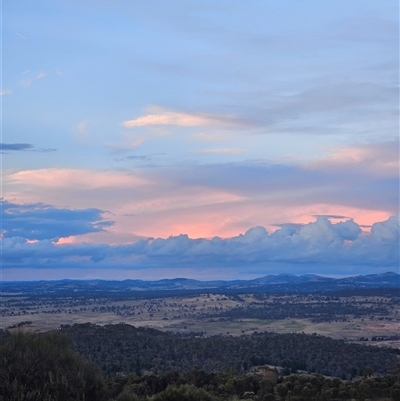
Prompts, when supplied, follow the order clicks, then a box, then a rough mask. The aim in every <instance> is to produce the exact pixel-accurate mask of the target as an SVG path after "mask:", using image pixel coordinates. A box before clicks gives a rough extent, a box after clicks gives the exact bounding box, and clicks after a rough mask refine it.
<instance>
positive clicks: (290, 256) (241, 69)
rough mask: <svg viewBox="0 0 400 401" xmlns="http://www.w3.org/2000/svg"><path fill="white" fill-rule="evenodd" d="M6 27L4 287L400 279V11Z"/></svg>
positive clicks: (134, 14)
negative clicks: (109, 281) (78, 281)
mask: <svg viewBox="0 0 400 401" xmlns="http://www.w3.org/2000/svg"><path fill="white" fill-rule="evenodd" d="M310 10H312V12H310ZM3 14H4V16H3V20H4V27H3V30H4V33H3V53H4V57H3V60H4V61H3V85H4V88H5V89H4V88H3V90H2V94H3V95H7V96H3V97H2V104H3V136H2V141H1V142H2V144H1V152H2V163H3V166H2V167H3V169H2V197H3V200H2V228H1V232H2V249H3V260H2V262H3V264H2V265H3V271H2V274H3V279H7V280H11V279H21V278H22V276H21V275H22V274H23V278H24V279H35V278H39V277H40V278H46V277H51V278H64V277H79V278H85V277H100V278H101V277H107V278H128V277H131V278H135V277H140V278H162V277H176V276H187V277H189V276H190V277H197V278H203V279H207V278H215V277H218V278H226V279H232V278H241V277H250V276H251V277H257V276H262V275H265V274H269V273H280V272H291V273H295V274H302V273H309V272H313V273H320V274H328V275H329V274H331V275H335V274H340V275H346V274H355V273H357V274H359V273H363V272H365V273H376V272H385V271H387V270H392V271H398V268H399V244H398V240H399V238H398V232H399V224H398V223H399V218H398V213H399V138H398V131H399V127H398V125H399V119H398V117H399V116H398V110H399V101H398V99H399V96H398V69H399V67H398V21H397V17H396V16H397V15H398V4H397V2H396V3H395V2H394V1H392V0H387V1H382V2H372V1H367V2H364V3H363V8H362V9H360V7H359V3H358V2H356V1H349V2H346V3H340V4H338V3H337V2H334V1H328V2H323V3H319V4H316V3H315V2H306V3H301V4H300V3H299V4H297V3H293V2H288V1H283V2H282V3H272V2H271V3H263V2H254V3H235V2H233V3H232V2H225V1H222V2H219V3H216V4H205V3H202V2H188V3H187V4H184V5H182V4H181V3H177V2H174V1H172V2H168V3H165V4H164V3H157V4H155V3H154V4H153V2H149V3H143V2H138V3H137V2H133V3H131V2H127V1H124V0H118V1H116V2H113V3H112V4H111V3H110V4H108V5H107V4H95V3H93V2H87V1H82V2H79V4H78V3H76V2H66V1H61V2H57V3H54V4H49V3H48V2H42V1H39V2H36V3H35V5H33V4H26V6H25V7H24V8H23V9H22V8H21V7H18V5H16V4H13V3H12V2H10V3H8V4H5V5H3ZM87 21H91V23H90V24H89V25H88V24H87ZM104 21H108V23H107V28H105V27H104ZM14 32H20V33H21V34H18V35H16V34H15V33H14ZM21 35H22V36H21ZM82 38H85V39H84V40H83V39H82ZM138 38H140V40H139V39H138ZM155 105H156V106H155Z"/></svg>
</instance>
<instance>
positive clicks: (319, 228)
mask: <svg viewBox="0 0 400 401" xmlns="http://www.w3.org/2000/svg"><path fill="white" fill-rule="evenodd" d="M3 218H4V223H5V224H4V225H3V229H4V234H3V239H2V247H3V266H4V268H5V269H12V268H27V267H29V268H47V269H48V268H51V269H59V268H84V269H88V270H90V269H94V270H96V271H98V269H113V268H114V269H126V270H132V271H135V270H143V269H145V270H146V269H148V270H151V269H166V271H167V270H171V269H177V275H179V269H195V270H198V271H201V270H203V269H232V268H235V269H236V270H237V271H247V272H249V271H251V272H252V273H254V274H259V275H263V274H268V273H277V272H282V271H286V272H288V271H290V272H293V273H305V272H315V273H320V274H329V273H331V274H332V273H334V274H350V273H357V272H358V271H359V269H360V268H362V269H363V270H362V271H363V272H364V273H365V272H384V271H388V270H397V269H398V266H399V216H392V217H390V218H389V219H388V220H386V221H382V222H376V223H375V224H373V225H372V228H371V232H370V233H364V232H362V230H361V228H360V226H359V225H358V224H357V223H356V222H354V221H353V220H351V219H349V220H346V221H341V222H338V223H336V224H334V223H332V222H331V221H330V220H329V219H328V218H326V217H323V216H321V217H318V218H317V220H316V221H315V222H310V223H308V224H303V225H298V224H297V225H284V226H282V227H281V228H279V229H278V230H276V231H275V232H274V233H272V234H269V233H268V232H267V231H266V230H265V228H264V227H260V226H259V227H254V228H251V229H250V230H248V231H247V232H246V233H245V234H240V235H238V236H234V237H231V238H225V239H223V238H220V237H214V238H212V239H205V238H198V239H191V238H189V236H187V235H184V234H182V235H178V236H171V237H169V238H156V239H154V238H147V239H142V240H139V241H137V242H135V243H133V244H123V245H106V244H87V243H80V244H58V243H57V242H56V241H55V240H54V239H55V238H59V237H63V236H68V235H79V234H83V233H86V232H96V231H101V230H104V229H106V228H107V227H108V226H110V225H111V224H112V222H110V221H105V220H102V219H101V211H100V210H97V209H87V210H69V209H56V208H53V207H50V206H48V205H15V204H11V203H8V202H3ZM227 271H229V270H227Z"/></svg>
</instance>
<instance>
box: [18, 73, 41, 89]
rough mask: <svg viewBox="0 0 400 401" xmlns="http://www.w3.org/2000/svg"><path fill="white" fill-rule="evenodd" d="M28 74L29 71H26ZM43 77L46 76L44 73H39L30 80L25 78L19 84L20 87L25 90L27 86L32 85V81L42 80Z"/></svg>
mask: <svg viewBox="0 0 400 401" xmlns="http://www.w3.org/2000/svg"><path fill="white" fill-rule="evenodd" d="M28 72H29V71H28ZM45 76H47V73H46V72H39V73H38V74H36V75H35V76H34V77H31V78H27V79H24V80H23V81H21V82H20V85H21V86H23V87H25V88H27V87H28V86H30V85H31V84H32V82H33V81H37V80H39V79H42V78H44V77H45Z"/></svg>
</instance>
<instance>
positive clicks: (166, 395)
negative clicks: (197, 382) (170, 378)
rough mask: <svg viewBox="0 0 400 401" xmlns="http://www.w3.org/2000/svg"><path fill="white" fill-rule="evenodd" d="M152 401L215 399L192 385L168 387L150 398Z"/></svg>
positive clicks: (212, 400) (203, 400)
mask: <svg viewBox="0 0 400 401" xmlns="http://www.w3.org/2000/svg"><path fill="white" fill-rule="evenodd" d="M152 401H216V398H215V397H213V396H212V395H211V394H209V393H208V392H207V391H205V390H203V389H202V388H197V387H196V386H194V385H192V384H184V385H183V386H179V387H178V386H168V387H167V388H166V389H165V390H164V391H162V392H161V393H158V394H157V395H155V396H154V397H153V398H152Z"/></svg>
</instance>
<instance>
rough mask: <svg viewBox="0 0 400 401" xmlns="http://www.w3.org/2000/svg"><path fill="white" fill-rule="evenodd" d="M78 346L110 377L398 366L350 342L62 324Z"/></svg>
mask: <svg viewBox="0 0 400 401" xmlns="http://www.w3.org/2000/svg"><path fill="white" fill-rule="evenodd" d="M61 333H63V334H64V335H66V336H67V337H68V338H70V339H71V340H72V344H73V346H74V348H75V349H76V350H77V351H78V352H79V353H80V354H82V355H84V356H85V357H86V358H87V359H89V360H90V361H92V362H94V363H95V364H96V365H98V366H99V367H100V369H101V370H102V371H103V373H104V374H105V375H106V376H107V377H112V376H115V375H117V374H121V373H122V374H126V373H130V372H135V373H136V374H137V375H140V374H143V373H145V372H146V371H147V372H150V373H152V374H162V373H165V372H169V371H177V372H180V373H185V372H187V371H189V370H190V369H191V368H192V367H193V366H197V367H198V368H199V369H203V370H205V371H210V372H213V371H214V372H216V371H220V372H221V371H224V370H226V369H230V370H232V371H234V372H237V373H246V372H247V371H248V370H249V369H250V368H251V367H252V366H258V365H264V364H268V365H274V366H282V367H284V368H285V373H286V374H290V373H296V372H297V371H299V370H301V371H306V372H308V373H319V374H322V375H326V376H334V377H338V378H341V379H343V380H345V379H349V380H350V379H352V378H353V377H355V376H360V375H361V374H362V372H363V371H364V369H365V368H366V367H370V368H372V370H373V371H374V372H375V373H379V374H386V373H388V372H390V370H391V369H392V368H393V367H394V366H395V365H396V363H397V362H398V360H399V359H398V356H397V355H396V353H397V352H398V351H397V350H393V349H385V348H377V347H367V346H363V345H359V344H348V343H345V342H344V341H341V340H333V339H331V338H329V337H323V336H319V335H306V334H276V333H267V332H266V333H258V334H253V335H251V336H248V335H246V336H245V335H243V336H240V337H233V336H229V335H225V336H212V337H201V336H198V335H197V336H195V335H192V336H182V335H180V334H172V333H165V332H161V331H158V330H155V329H149V328H143V327H138V328H136V327H133V326H130V325H127V324H118V325H106V326H97V325H94V324H91V323H86V324H80V325H78V324H75V325H73V326H62V328H61Z"/></svg>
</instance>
